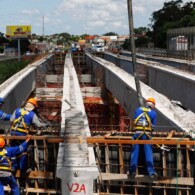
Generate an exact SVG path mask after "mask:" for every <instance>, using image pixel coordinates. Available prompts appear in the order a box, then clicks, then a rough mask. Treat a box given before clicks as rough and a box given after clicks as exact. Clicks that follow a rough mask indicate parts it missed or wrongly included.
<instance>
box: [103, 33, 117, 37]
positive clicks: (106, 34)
mask: <svg viewBox="0 0 195 195" xmlns="http://www.w3.org/2000/svg"><path fill="white" fill-rule="evenodd" d="M102 36H118V34H117V33H115V32H108V33H105V34H103V35H102Z"/></svg>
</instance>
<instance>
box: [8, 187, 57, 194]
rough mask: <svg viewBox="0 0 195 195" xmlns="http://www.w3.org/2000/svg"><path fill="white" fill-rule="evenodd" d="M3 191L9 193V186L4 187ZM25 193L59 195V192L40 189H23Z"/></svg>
mask: <svg viewBox="0 0 195 195" xmlns="http://www.w3.org/2000/svg"><path fill="white" fill-rule="evenodd" d="M4 191H8V192H10V191H11V189H10V187H9V186H4ZM24 191H25V192H26V193H28V192H34V193H44V194H59V191H57V190H55V189H41V188H26V189H24Z"/></svg>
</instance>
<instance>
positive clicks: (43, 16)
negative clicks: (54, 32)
mask: <svg viewBox="0 0 195 195" xmlns="http://www.w3.org/2000/svg"><path fill="white" fill-rule="evenodd" d="M42 19H43V37H44V33H45V32H44V31H45V29H44V25H45V24H44V16H43V17H42Z"/></svg>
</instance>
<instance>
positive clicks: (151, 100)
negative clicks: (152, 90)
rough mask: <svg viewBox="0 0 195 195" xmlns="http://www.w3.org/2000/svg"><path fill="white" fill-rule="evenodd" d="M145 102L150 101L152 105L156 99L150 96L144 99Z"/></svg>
mask: <svg viewBox="0 0 195 195" xmlns="http://www.w3.org/2000/svg"><path fill="white" fill-rule="evenodd" d="M146 102H152V103H153V104H154V105H156V101H155V99H154V98H152V97H150V98H148V99H147V100H146Z"/></svg>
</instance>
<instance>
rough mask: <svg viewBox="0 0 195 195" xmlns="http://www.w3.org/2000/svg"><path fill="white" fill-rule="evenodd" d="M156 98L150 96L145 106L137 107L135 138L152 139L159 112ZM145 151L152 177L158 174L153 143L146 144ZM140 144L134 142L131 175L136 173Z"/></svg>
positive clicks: (147, 165)
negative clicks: (156, 109) (156, 108)
mask: <svg viewBox="0 0 195 195" xmlns="http://www.w3.org/2000/svg"><path fill="white" fill-rule="evenodd" d="M154 108H155V99H154V98H148V99H147V100H146V106H145V107H139V108H137V109H136V111H135V114H134V135H133V138H132V139H133V140H149V139H151V132H152V130H153V128H154V126H155V125H156V120H157V114H156V111H155V110H154ZM143 148H144V153H145V158H146V167H147V172H148V175H149V176H151V177H155V176H157V173H156V172H155V170H154V163H153V150H152V145H151V144H144V145H143ZM139 150H140V145H139V144H134V145H133V146H132V151H131V156H130V167H129V173H128V174H130V175H131V176H135V175H136V169H137V165H138V157H139Z"/></svg>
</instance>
